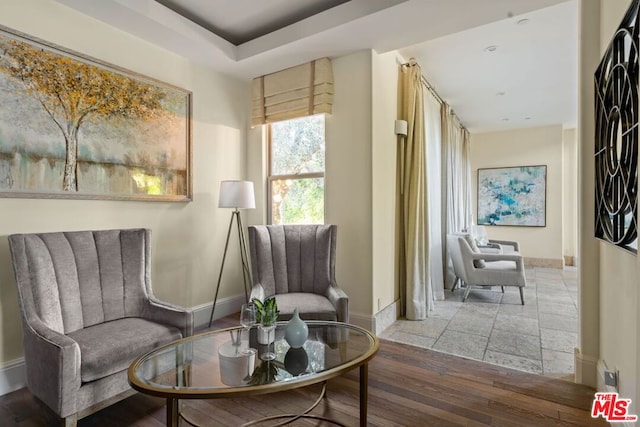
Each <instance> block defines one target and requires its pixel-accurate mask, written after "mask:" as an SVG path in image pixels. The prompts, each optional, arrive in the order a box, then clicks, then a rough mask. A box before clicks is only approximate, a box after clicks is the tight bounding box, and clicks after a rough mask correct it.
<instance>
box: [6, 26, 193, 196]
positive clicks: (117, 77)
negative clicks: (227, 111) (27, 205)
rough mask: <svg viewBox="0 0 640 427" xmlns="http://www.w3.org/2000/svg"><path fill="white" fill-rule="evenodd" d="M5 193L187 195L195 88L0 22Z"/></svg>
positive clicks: (188, 191)
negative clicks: (164, 80) (181, 86)
mask: <svg viewBox="0 0 640 427" xmlns="http://www.w3.org/2000/svg"><path fill="white" fill-rule="evenodd" d="M0 195H1V196H3V197H63V198H99V199H124V200H126V199H135V200H158V201H189V200H190V199H191V93H190V92H188V91H185V90H183V89H179V88H176V87H173V86H171V85H168V84H164V83H161V82H158V81H156V80H153V79H151V78H148V77H144V76H141V75H138V74H135V73H133V72H130V71H126V70H124V69H121V68H119V67H116V66H114V65H110V64H106V63H104V62H101V61H98V60H96V59H91V58H88V57H86V56H82V55H80V54H77V53H74V52H71V51H69V50H66V49H63V48H61V47H57V46H53V45H51V44H48V43H46V42H43V41H40V40H36V39H34V38H31V37H29V36H26V35H24V34H21V33H18V32H15V31H13V30H10V29H7V28H5V27H0Z"/></svg>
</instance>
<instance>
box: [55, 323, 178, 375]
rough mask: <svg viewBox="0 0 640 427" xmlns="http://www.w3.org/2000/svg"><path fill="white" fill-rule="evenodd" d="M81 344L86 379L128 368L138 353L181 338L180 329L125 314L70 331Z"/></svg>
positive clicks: (81, 373) (82, 364)
mask: <svg viewBox="0 0 640 427" xmlns="http://www.w3.org/2000/svg"><path fill="white" fill-rule="evenodd" d="M68 336H69V337H70V338H72V339H73V340H74V341H76V342H77V343H78V346H80V354H81V357H82V360H81V365H80V376H81V379H82V382H83V383H87V382H90V381H94V380H97V379H100V378H104V377H106V376H108V375H111V374H114V373H116V372H120V371H123V370H125V369H127V368H129V365H130V364H131V362H133V361H134V360H135V359H136V358H137V357H139V356H142V355H143V354H145V353H147V352H149V351H151V350H153V349H154V348H157V347H159V346H161V345H164V344H168V343H170V342H172V341H175V340H177V339H180V338H182V334H181V333H180V330H179V329H177V328H175V327H173V326H166V325H162V324H159V323H155V322H150V321H148V320H145V319H141V318H134V317H129V318H124V319H117V320H112V321H110V322H105V323H100V324H97V325H94V326H89V327H86V328H83V329H80V330H78V331H75V332H72V333H70V334H68Z"/></svg>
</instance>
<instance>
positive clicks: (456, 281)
mask: <svg viewBox="0 0 640 427" xmlns="http://www.w3.org/2000/svg"><path fill="white" fill-rule="evenodd" d="M459 281H460V278H459V277H456V278H455V279H454V281H453V286H452V287H451V292H453V291H455V290H456V286H457V285H458V282H459Z"/></svg>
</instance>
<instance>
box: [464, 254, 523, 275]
mask: <svg viewBox="0 0 640 427" xmlns="http://www.w3.org/2000/svg"><path fill="white" fill-rule="evenodd" d="M476 259H483V260H485V261H487V262H490V261H514V262H515V263H516V270H517V271H524V261H523V260H522V255H520V254H519V253H517V252H507V253H506V254H505V253H501V254H480V253H472V254H471V260H476ZM471 265H473V261H472V262H471ZM474 268H476V267H475V266H474ZM480 270H481V269H480Z"/></svg>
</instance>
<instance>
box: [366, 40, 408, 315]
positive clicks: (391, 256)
mask: <svg viewBox="0 0 640 427" xmlns="http://www.w3.org/2000/svg"><path fill="white" fill-rule="evenodd" d="M403 62H405V61H404V60H403V58H402V57H400V56H399V55H398V53H397V52H396V51H393V52H388V53H385V54H380V55H379V54H377V53H375V52H374V53H373V70H372V88H371V90H372V98H373V100H372V117H373V120H372V128H373V133H372V140H371V143H372V176H371V182H372V186H373V198H372V202H373V203H372V212H371V213H372V230H371V232H372V235H373V312H374V313H376V312H378V311H380V310H382V309H384V308H385V307H387V306H388V305H390V304H392V303H394V302H395V301H397V300H398V298H399V297H400V295H399V291H398V288H397V286H396V277H395V234H396V233H395V216H396V214H395V212H396V150H397V145H398V137H397V136H396V135H395V133H394V122H395V120H396V119H397V118H398V108H397V105H398V65H399V63H403Z"/></svg>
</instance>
